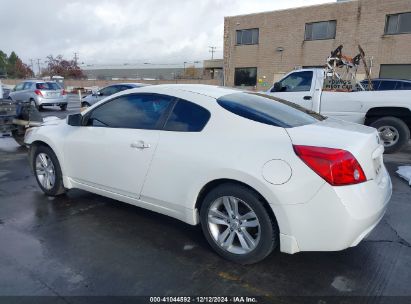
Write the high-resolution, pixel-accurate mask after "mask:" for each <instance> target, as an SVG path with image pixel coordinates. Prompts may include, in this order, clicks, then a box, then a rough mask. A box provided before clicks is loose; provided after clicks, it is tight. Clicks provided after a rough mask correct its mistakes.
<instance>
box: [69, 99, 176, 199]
mask: <svg viewBox="0 0 411 304" xmlns="http://www.w3.org/2000/svg"><path fill="white" fill-rule="evenodd" d="M171 104H172V98H171V97H168V96H164V95H157V94H144V93H142V94H129V95H122V96H120V97H117V98H114V99H113V100H110V101H108V102H105V103H103V104H102V105H99V106H98V107H96V108H95V109H92V110H91V111H89V112H87V113H86V114H85V115H84V116H83V124H84V125H83V126H80V127H70V129H71V131H70V132H69V135H68V136H67V138H66V141H65V146H64V159H65V164H66V166H65V167H66V168H67V169H66V172H67V175H68V176H69V177H70V178H71V179H72V180H73V181H74V182H75V183H77V184H78V185H80V188H81V185H83V186H88V187H93V188H97V189H102V190H105V191H109V192H111V193H115V194H119V195H122V196H126V197H129V198H134V199H138V198H139V195H140V191H141V188H142V185H143V182H144V179H145V177H146V174H147V171H148V169H149V166H150V163H151V159H152V157H153V154H154V151H155V150H156V147H157V143H158V138H159V129H160V128H161V126H162V124H163V122H164V119H165V117H166V113H167V111H168V108H169V107H170V106H171ZM83 188H84V187H83Z"/></svg>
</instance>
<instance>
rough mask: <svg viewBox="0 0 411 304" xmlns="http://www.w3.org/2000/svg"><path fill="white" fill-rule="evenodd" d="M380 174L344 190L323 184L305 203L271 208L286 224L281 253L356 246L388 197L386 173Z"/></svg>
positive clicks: (390, 187)
mask: <svg viewBox="0 0 411 304" xmlns="http://www.w3.org/2000/svg"><path fill="white" fill-rule="evenodd" d="M381 174H382V178H381V179H380V180H379V181H378V182H377V181H374V180H370V181H368V182H365V183H361V184H358V185H351V186H343V187H332V186H330V185H329V184H327V183H326V184H324V185H323V186H322V187H321V189H320V190H319V191H318V192H317V194H316V195H315V196H314V197H313V198H312V199H311V200H310V201H309V202H307V203H305V204H295V205H272V208H273V211H274V213H275V214H276V215H278V214H279V215H281V216H283V217H284V218H285V221H284V219H283V221H282V222H286V223H287V225H286V226H287V227H286V229H284V230H285V231H284V230H282V227H281V226H280V232H281V233H280V244H281V251H282V252H286V253H291V254H292V253H296V252H299V251H338V250H343V249H346V248H348V247H353V246H356V245H358V243H359V242H360V241H361V240H362V239H364V238H365V237H366V236H367V235H368V234H369V233H370V232H371V231H372V230H373V229H374V228H375V226H377V224H378V223H379V221H380V220H381V219H382V217H383V216H384V213H385V211H386V208H387V203H388V202H389V200H390V198H391V194H392V185H391V180H390V177H389V175H388V172H387V171H386V169H385V168H383V172H381ZM280 222H281V221H280Z"/></svg>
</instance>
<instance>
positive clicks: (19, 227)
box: [0, 96, 411, 303]
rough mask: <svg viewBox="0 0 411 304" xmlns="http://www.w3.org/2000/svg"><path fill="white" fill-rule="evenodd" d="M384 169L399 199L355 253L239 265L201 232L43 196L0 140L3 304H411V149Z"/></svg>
mask: <svg viewBox="0 0 411 304" xmlns="http://www.w3.org/2000/svg"><path fill="white" fill-rule="evenodd" d="M79 109H80V103H79V101H78V98H77V99H76V96H71V99H70V104H69V107H68V110H67V111H66V112H62V111H60V110H59V109H58V108H55V109H54V108H53V109H46V110H45V111H44V112H42V115H43V116H59V117H64V116H66V115H67V114H69V113H76V112H78V111H79ZM385 163H386V165H387V168H388V170H389V171H390V174H391V178H392V181H393V185H394V192H393V196H392V200H391V202H390V204H389V207H388V210H387V213H386V215H385V216H384V218H383V219H382V221H381V222H380V224H379V225H378V226H377V227H376V229H375V230H374V231H373V232H372V233H371V235H370V236H369V237H367V238H366V239H365V240H364V241H362V242H361V243H360V244H359V245H358V246H357V247H354V248H349V249H347V250H344V251H340V252H303V253H297V254H295V255H288V254H284V253H280V252H278V251H277V252H274V253H273V254H271V255H270V256H269V257H268V258H267V259H265V260H264V261H263V262H261V263H258V264H256V265H250V266H240V265H237V264H233V263H230V262H227V261H225V260H223V259H222V258H220V257H219V256H217V255H216V254H215V253H214V252H213V251H212V250H211V248H210V247H209V245H208V244H207V243H206V241H205V238H204V237H203V235H202V232H201V230H200V228H199V227H192V226H189V225H186V224H184V223H182V222H179V221H177V220H174V219H171V218H168V217H166V216H163V215H159V214H156V213H153V212H150V211H146V210H143V209H141V208H138V207H135V206H131V205H127V204H124V203H121V202H118V201H115V200H112V199H108V198H105V197H102V196H98V195H94V194H91V193H87V192H84V191H80V190H72V191H69V192H68V194H67V195H65V196H62V197H58V198H48V197H46V196H45V195H44V194H43V193H42V192H41V191H40V189H39V187H38V186H37V184H36V181H35V178H34V177H33V174H32V173H31V171H30V169H29V166H28V161H27V150H26V148H24V147H19V146H18V145H17V144H16V143H15V142H14V141H13V139H12V138H0V302H2V300H4V299H8V300H7V301H5V303H6V302H7V303H10V301H9V300H10V299H9V298H5V297H4V296H53V298H52V299H53V302H58V303H59V302H61V303H78V302H82V301H83V302H89V301H88V300H87V301H86V300H85V299H84V298H81V297H80V298H78V297H73V296H106V295H110V296H136V295H140V296H141V295H145V296H188V295H204V296H205V295H209V296H210V295H212V296H216V295H230V296H264V298H263V299H264V301H270V302H275V303H288V302H297V303H308V302H309V301H310V300H313V299H315V303H336V302H341V303H342V302H344V303H348V302H355V303H398V302H403V303H409V302H411V245H410V244H411V220H410V218H411V187H410V186H409V185H408V184H407V183H406V182H405V181H404V180H402V179H400V178H399V177H398V176H397V175H396V174H395V173H394V171H395V170H396V168H397V167H398V166H399V165H401V164H411V146H410V147H409V148H408V149H406V150H405V151H404V152H402V153H398V154H395V155H389V156H386V157H385ZM2 296H3V297H2ZM290 296H292V298H290ZM330 296H337V298H329V297H330ZM341 296H345V297H347V296H348V297H349V298H342V297H341ZM382 296H383V297H382ZM351 297H354V298H351ZM17 299H19V300H20V301H21V300H22V299H21V298H17ZM25 299H27V298H25ZM41 299H42V301H43V300H44V299H45V298H41ZM331 299H332V300H331ZM291 300H292V301H291ZM110 302H112V301H110Z"/></svg>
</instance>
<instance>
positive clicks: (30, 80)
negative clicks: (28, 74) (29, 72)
mask: <svg viewBox="0 0 411 304" xmlns="http://www.w3.org/2000/svg"><path fill="white" fill-rule="evenodd" d="M22 82H53V83H56V81H54V80H36V79H28V80H24V81H22Z"/></svg>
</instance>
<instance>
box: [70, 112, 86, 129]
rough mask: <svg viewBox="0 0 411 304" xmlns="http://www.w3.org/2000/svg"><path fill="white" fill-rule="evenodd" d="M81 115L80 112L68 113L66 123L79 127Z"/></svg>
mask: <svg viewBox="0 0 411 304" xmlns="http://www.w3.org/2000/svg"><path fill="white" fill-rule="evenodd" d="M82 120H83V116H82V115H81V114H70V115H68V116H67V124H68V125H69V126H72V127H80V126H81V125H82V124H81V123H82Z"/></svg>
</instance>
